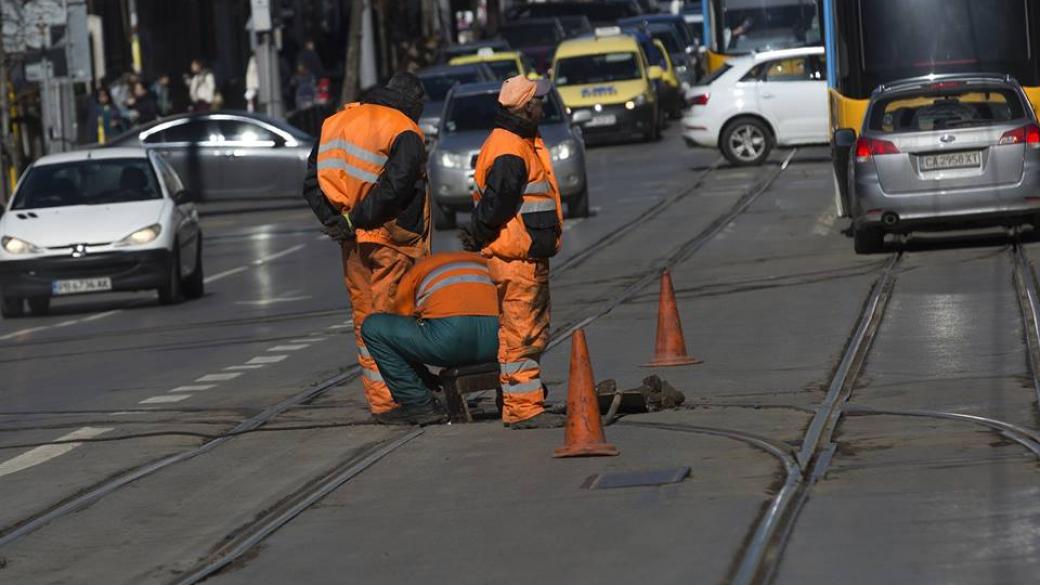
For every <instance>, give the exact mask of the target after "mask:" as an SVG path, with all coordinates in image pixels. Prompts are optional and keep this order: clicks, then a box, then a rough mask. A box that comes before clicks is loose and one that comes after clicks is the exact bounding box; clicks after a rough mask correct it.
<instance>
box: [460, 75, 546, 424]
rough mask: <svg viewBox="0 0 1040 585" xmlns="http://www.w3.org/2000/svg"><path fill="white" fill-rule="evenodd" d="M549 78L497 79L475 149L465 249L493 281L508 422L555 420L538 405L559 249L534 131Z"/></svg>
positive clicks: (504, 413)
mask: <svg viewBox="0 0 1040 585" xmlns="http://www.w3.org/2000/svg"><path fill="white" fill-rule="evenodd" d="M550 89H551V85H550V84H549V82H548V80H544V79H540V80H538V81H532V80H530V79H527V78H526V77H524V76H522V75H517V76H516V77H511V78H509V79H507V80H506V81H505V82H504V83H503V84H502V89H501V91H500V92H499V95H498V103H499V105H500V107H499V111H498V114H497V116H496V118H495V128H494V129H493V130H492V131H491V134H490V135H489V136H488V138H487V140H486V141H485V142H484V145H483V146H482V147H481V149H480V154H479V155H477V164H476V170H475V174H474V176H473V179H474V182H475V183H476V191H475V192H474V194H473V197H474V200H475V202H476V207H475V208H474V209H473V215H472V219H471V222H470V227H469V231H468V232H465V233H464V243H465V246H466V248H467V249H470V250H477V249H479V250H480V251H481V255H483V256H484V257H485V258H487V259H488V268H489V269H490V271H491V279H492V280H493V281H494V282H495V285H496V286H497V287H498V298H499V302H500V307H499V321H500V328H499V335H498V362H499V368H500V370H499V381H500V383H501V385H502V400H503V410H502V421H503V422H504V423H505V425H506V426H508V427H510V428H515V429H528V428H549V427H558V426H562V425H563V423H564V418H565V417H564V416H563V415H560V414H554V413H548V412H546V411H545V405H544V401H545V392H546V391H545V387H544V384H543V383H542V376H541V365H540V364H539V360H540V359H541V356H542V352H543V351H544V350H545V347H546V344H547V343H548V342H549V258H551V257H553V256H555V255H556V253H557V252H558V251H559V250H560V243H561V239H562V235H563V230H562V225H563V209H562V206H561V204H560V188H559V186H558V185H557V183H556V176H555V175H553V171H552V162H551V159H550V157H549V149H547V148H546V147H545V142H543V141H542V137H541V135H539V133H538V123H539V122H540V121H541V119H542V108H543V105H542V101H543V99H544V97H545V95H546V94H548V93H549V90H550Z"/></svg>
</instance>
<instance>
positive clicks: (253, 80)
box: [243, 54, 260, 112]
mask: <svg viewBox="0 0 1040 585" xmlns="http://www.w3.org/2000/svg"><path fill="white" fill-rule="evenodd" d="M259 94H260V71H259V69H257V66H256V54H253V55H251V56H250V57H249V63H248V64H246V93H245V95H244V96H243V97H245V98H246V109H247V110H249V111H250V112H255V111H256V97H257V96H258V95H259Z"/></svg>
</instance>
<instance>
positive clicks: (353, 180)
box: [318, 103, 430, 257]
mask: <svg viewBox="0 0 1040 585" xmlns="http://www.w3.org/2000/svg"><path fill="white" fill-rule="evenodd" d="M406 131H411V132H415V133H416V134H418V135H419V137H420V138H423V133H422V130H420V129H419V126H418V125H417V124H416V123H415V122H413V121H412V120H411V118H409V117H408V116H406V115H405V114H404V113H403V112H400V111H398V110H395V109H394V108H390V107H387V106H381V105H378V104H361V103H352V104H348V105H347V106H346V107H345V108H344V109H343V110H341V111H340V112H338V113H336V114H334V115H332V116H330V117H329V118H328V119H326V120H325V122H324V124H322V127H321V144H320V146H319V148H318V184H319V185H320V186H321V191H322V193H323V194H324V195H325V198H326V199H328V200H329V202H330V203H332V204H333V205H334V206H336V208H337V209H338V210H339V211H340V213H344V212H349V211H351V210H352V209H354V208H355V207H356V206H357V205H358V204H359V203H360V202H361V201H362V200H363V199H364V198H365V196H367V195H368V193H369V192H370V191H371V190H372V188H373V187H375V185H376V182H378V181H379V175H380V174H382V172H383V166H384V165H385V164H386V162H387V160H388V159H389V154H390V149H391V147H393V144H394V141H395V140H396V139H397V137H398V135H400V134H401V133H402V132H406ZM429 214H430V209H429V196H428V194H427V195H426V196H425V204H424V216H425V217H424V222H423V225H424V226H425V228H424V229H423V230H422V231H423V233H419V234H417V233H413V232H411V231H409V230H407V229H404V228H402V227H400V226H399V225H398V224H397V221H396V220H391V221H388V222H387V223H385V224H384V225H383V226H382V227H380V228H377V229H373V230H363V229H358V230H357V241H358V242H361V243H366V242H367V243H377V244H384V245H387V246H390V247H393V248H395V249H398V250H400V251H402V252H404V253H406V254H409V255H411V256H413V257H417V256H419V255H422V254H425V253H429V239H430V238H429V236H430V234H429V223H430V222H429Z"/></svg>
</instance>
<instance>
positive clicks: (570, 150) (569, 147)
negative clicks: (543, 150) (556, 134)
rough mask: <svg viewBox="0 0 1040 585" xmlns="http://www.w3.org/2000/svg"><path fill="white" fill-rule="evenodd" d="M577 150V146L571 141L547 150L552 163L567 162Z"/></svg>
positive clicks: (565, 141)
mask: <svg viewBox="0 0 1040 585" xmlns="http://www.w3.org/2000/svg"><path fill="white" fill-rule="evenodd" d="M577 148H578V145H576V144H574V141H573V140H564V141H563V142H561V143H559V144H557V145H556V146H554V147H552V148H550V149H549V157H550V158H551V159H552V160H553V161H554V162H555V161H558V160H567V159H569V158H570V157H572V156H574V155H575V153H576V151H577Z"/></svg>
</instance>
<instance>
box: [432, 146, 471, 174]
mask: <svg viewBox="0 0 1040 585" xmlns="http://www.w3.org/2000/svg"><path fill="white" fill-rule="evenodd" d="M437 162H438V163H440V165H441V166H442V167H444V168H446V169H461V168H465V167H466V163H467V162H469V161H467V160H466V156H465V155H462V154H457V153H454V152H448V151H446V150H445V151H441V153H440V155H439V156H438V157H437Z"/></svg>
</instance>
